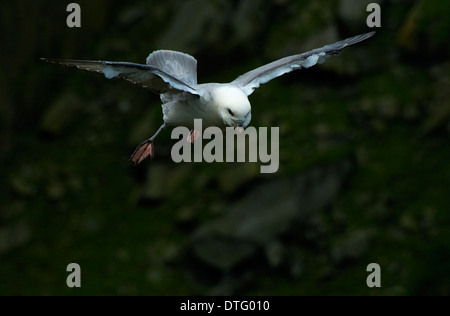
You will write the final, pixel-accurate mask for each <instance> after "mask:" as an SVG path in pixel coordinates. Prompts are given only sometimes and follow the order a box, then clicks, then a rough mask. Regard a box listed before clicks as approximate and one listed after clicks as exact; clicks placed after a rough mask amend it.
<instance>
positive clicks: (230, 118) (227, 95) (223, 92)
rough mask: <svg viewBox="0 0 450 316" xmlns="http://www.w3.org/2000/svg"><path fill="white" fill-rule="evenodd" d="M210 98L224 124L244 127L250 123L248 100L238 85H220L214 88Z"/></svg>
mask: <svg viewBox="0 0 450 316" xmlns="http://www.w3.org/2000/svg"><path fill="white" fill-rule="evenodd" d="M212 99H213V102H214V104H215V105H216V106H217V110H218V112H219V115H220V116H221V118H222V120H223V123H224V124H225V125H226V126H231V127H241V128H245V127H247V125H248V124H249V123H250V120H251V118H252V114H251V106H250V102H249V101H248V98H247V95H246V94H245V93H244V92H243V91H242V90H241V89H239V88H238V87H235V86H232V85H221V86H219V87H217V88H216V89H214V92H213V93H212Z"/></svg>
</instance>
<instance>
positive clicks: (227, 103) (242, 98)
mask: <svg viewBox="0 0 450 316" xmlns="http://www.w3.org/2000/svg"><path fill="white" fill-rule="evenodd" d="M374 33H375V32H371V33H366V34H361V35H357V36H354V37H351V38H348V39H345V40H342V41H339V42H336V43H334V44H331V45H326V46H324V47H322V48H318V49H314V50H312V51H309V52H306V53H303V54H298V55H293V56H288V57H285V58H282V59H279V60H276V61H274V62H272V63H269V64H267V65H264V66H261V67H259V68H256V69H254V70H251V71H249V72H247V73H245V74H243V75H241V76H239V77H238V78H236V79H235V80H234V81H232V82H230V83H205V84H198V83H197V61H196V60H195V58H194V57H192V56H190V55H188V54H185V53H181V52H175V51H169V50H158V51H155V52H153V53H151V54H150V55H149V56H148V58H147V61H146V65H142V64H135V63H129V62H110V61H90V60H64V59H46V58H42V59H43V60H45V61H49V62H53V63H59V64H64V65H67V66H75V67H78V68H80V69H85V70H90V71H96V72H101V73H103V74H104V75H105V77H106V78H108V79H111V78H115V77H119V78H123V79H126V80H128V81H131V82H132V83H135V84H139V85H141V86H143V87H145V88H149V89H151V90H153V91H155V92H156V93H159V94H160V97H161V102H162V112H163V120H164V123H163V124H162V125H161V127H160V128H159V129H158V131H157V132H156V133H155V134H154V135H153V136H152V137H151V138H149V139H147V140H145V141H143V142H142V143H141V144H139V146H138V147H137V148H136V150H135V151H134V152H133V154H132V155H131V158H130V159H131V160H132V161H133V162H134V163H140V162H141V161H142V160H143V159H145V158H146V157H147V156H152V157H153V154H154V145H153V142H154V139H155V137H156V136H157V135H158V134H159V132H161V131H162V130H163V129H164V128H165V127H166V126H185V127H188V128H190V129H193V128H194V119H202V126H203V127H205V128H206V127H209V126H217V127H221V128H225V127H228V126H230V127H235V128H239V129H241V130H242V129H243V128H245V127H247V126H248V124H249V123H250V120H251V106H250V102H249V100H248V96H249V95H250V94H252V93H253V91H254V90H255V89H256V88H258V87H259V86H260V85H261V84H264V83H266V82H268V81H270V80H272V79H274V78H276V77H279V76H281V75H283V74H285V73H288V72H291V71H293V70H296V69H300V68H309V67H311V66H314V65H315V64H317V63H322V62H324V61H325V59H326V58H328V57H330V56H333V55H336V54H337V53H339V52H340V50H341V49H343V48H344V47H346V46H349V45H352V44H355V43H358V42H361V41H363V40H365V39H367V38H369V37H371V36H372V35H373V34H374Z"/></svg>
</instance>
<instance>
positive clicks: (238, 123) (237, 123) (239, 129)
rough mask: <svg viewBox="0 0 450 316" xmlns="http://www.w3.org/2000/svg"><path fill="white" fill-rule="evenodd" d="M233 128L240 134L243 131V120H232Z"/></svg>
mask: <svg viewBox="0 0 450 316" xmlns="http://www.w3.org/2000/svg"><path fill="white" fill-rule="evenodd" d="M233 124H234V129H235V131H236V132H237V133H238V134H239V135H240V134H242V133H243V132H244V128H243V127H242V125H244V121H235V120H233Z"/></svg>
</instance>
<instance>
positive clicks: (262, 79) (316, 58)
mask: <svg viewBox="0 0 450 316" xmlns="http://www.w3.org/2000/svg"><path fill="white" fill-rule="evenodd" d="M374 34H375V32H370V33H365V34H361V35H357V36H354V37H351V38H347V39H345V40H342V41H339V42H336V43H334V44H330V45H326V46H324V47H321V48H317V49H314V50H312V51H309V52H306V53H303V54H299V55H293V56H288V57H285V58H281V59H278V60H276V61H274V62H271V63H270V64H267V65H264V66H261V67H259V68H256V69H254V70H252V71H249V72H247V73H245V74H243V75H242V76H239V77H238V78H236V79H235V80H234V81H232V82H231V83H233V84H235V85H237V86H239V87H240V88H241V89H242V90H243V91H244V92H245V93H246V94H247V95H250V94H252V93H253V91H254V90H255V89H256V88H258V87H259V86H260V85H261V84H263V83H266V82H268V81H270V80H272V79H274V78H276V77H279V76H281V75H284V74H285V73H288V72H291V71H293V70H296V69H301V68H309V67H312V66H314V65H315V64H317V63H319V64H321V63H323V62H324V61H325V59H327V58H328V57H330V56H333V55H337V54H338V53H339V52H340V51H341V49H343V48H344V47H347V46H349V45H353V44H356V43H358V42H361V41H363V40H365V39H368V38H369V37H371V36H373V35H374Z"/></svg>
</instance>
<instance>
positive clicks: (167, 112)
mask: <svg viewBox="0 0 450 316" xmlns="http://www.w3.org/2000/svg"><path fill="white" fill-rule="evenodd" d="M197 89H198V90H203V91H212V92H211V93H210V94H209V95H208V96H205V97H204V98H199V97H196V96H193V95H191V94H188V93H180V94H176V95H165V94H163V95H161V101H162V111H163V120H164V123H166V125H169V126H185V127H187V128H190V129H193V128H194V119H196V118H197V119H202V122H203V126H204V127H209V126H217V127H221V128H225V127H227V126H233V125H236V126H241V127H244V128H245V127H247V125H248V124H249V123H250V119H251V113H250V110H251V108H250V102H249V101H248V97H247V95H246V94H245V93H244V92H243V91H242V90H241V89H239V88H237V87H236V86H234V85H231V84H226V83H222V84H220V83H206V84H200V85H198V86H197ZM222 100H225V101H226V104H224V102H223V101H222ZM228 110H229V111H231V112H232V114H233V115H231V113H229V111H228ZM222 111H226V113H222ZM232 117H236V118H235V122H236V124H234V123H233V121H231V119H232Z"/></svg>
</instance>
